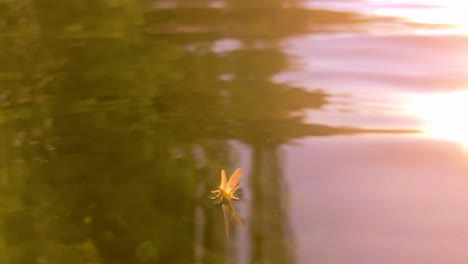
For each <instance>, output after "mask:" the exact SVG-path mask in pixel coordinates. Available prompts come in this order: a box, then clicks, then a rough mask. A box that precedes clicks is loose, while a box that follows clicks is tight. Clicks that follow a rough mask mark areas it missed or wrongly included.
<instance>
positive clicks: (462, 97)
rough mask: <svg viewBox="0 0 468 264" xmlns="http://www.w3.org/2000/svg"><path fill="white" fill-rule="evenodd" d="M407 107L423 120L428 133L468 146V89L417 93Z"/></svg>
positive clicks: (424, 128) (425, 130)
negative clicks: (426, 93)
mask: <svg viewBox="0 0 468 264" xmlns="http://www.w3.org/2000/svg"><path fill="white" fill-rule="evenodd" d="M407 109H408V111H409V112H410V114H411V115H415V116H416V117H418V118H420V119H421V120H422V122H423V128H422V129H423V131H424V133H425V134H426V135H428V136H431V137H436V138H440V139H445V140H450V141H455V142H459V143H461V144H463V145H464V146H468V122H466V121H465V120H466V115H467V113H468V91H459V92H450V93H438V94H430V95H416V96H413V97H412V99H411V100H410V101H409V102H408V105H407Z"/></svg>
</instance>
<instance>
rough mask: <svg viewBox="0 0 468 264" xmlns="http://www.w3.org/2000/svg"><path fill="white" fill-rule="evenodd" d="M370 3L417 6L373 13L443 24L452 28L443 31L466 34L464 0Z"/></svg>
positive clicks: (466, 4)
mask: <svg viewBox="0 0 468 264" xmlns="http://www.w3.org/2000/svg"><path fill="white" fill-rule="evenodd" d="M370 3H393V4H395V3H399V4H401V3H404V4H406V5H409V6H411V5H414V6H418V7H419V8H406V7H403V8H391V9H385V8H384V9H379V10H377V12H375V13H376V14H378V15H384V16H394V17H400V18H403V19H405V20H406V21H409V22H415V23H422V24H432V25H441V26H442V25H444V26H449V27H450V28H452V30H447V29H445V30H444V32H445V33H449V32H451V33H456V34H468V16H467V15H466V10H468V2H467V1H464V0H445V1H444V0H413V1H406V2H401V1H388V0H372V1H370Z"/></svg>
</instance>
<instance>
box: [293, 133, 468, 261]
mask: <svg viewBox="0 0 468 264" xmlns="http://www.w3.org/2000/svg"><path fill="white" fill-rule="evenodd" d="M301 143H302V145H300V146H297V145H296V146H289V147H287V148H285V153H286V157H287V162H286V167H285V175H286V177H287V180H288V182H289V186H290V190H291V201H292V210H291V212H290V213H291V217H292V223H293V227H294V229H295V231H296V239H297V245H298V255H299V259H300V263H313V262H314V261H318V262H320V263H362V264H370V263H425V264H427V263H434V264H435V263H460V264H461V263H467V262H468V252H467V251H466V245H467V244H468V225H467V224H466V223H467V222H468V210H467V208H468V177H467V175H468V165H467V163H466V158H467V156H466V155H465V154H466V153H463V151H461V149H460V148H459V146H457V145H455V144H447V143H444V142H439V141H434V140H427V139H421V138H415V137H408V136H392V137H387V136H365V137H364V136H358V137H331V138H322V139H317V138H309V139H305V140H303V141H301Z"/></svg>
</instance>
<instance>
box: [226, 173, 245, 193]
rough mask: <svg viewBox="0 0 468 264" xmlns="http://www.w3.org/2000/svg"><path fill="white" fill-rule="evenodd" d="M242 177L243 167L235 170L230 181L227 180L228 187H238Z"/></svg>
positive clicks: (229, 188) (231, 188) (230, 188)
mask: <svg viewBox="0 0 468 264" xmlns="http://www.w3.org/2000/svg"><path fill="white" fill-rule="evenodd" d="M241 178H242V169H241V168H238V169H237V170H235V171H234V173H233V174H232V176H231V178H229V181H228V182H227V189H228V190H230V191H231V190H233V189H234V188H236V186H237V184H238V183H239V181H240V179H241Z"/></svg>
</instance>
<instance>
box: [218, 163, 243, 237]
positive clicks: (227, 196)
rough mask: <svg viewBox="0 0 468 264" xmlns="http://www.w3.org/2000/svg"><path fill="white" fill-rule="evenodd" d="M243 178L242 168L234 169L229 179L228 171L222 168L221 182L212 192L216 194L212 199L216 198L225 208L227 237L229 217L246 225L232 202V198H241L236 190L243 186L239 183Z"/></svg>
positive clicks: (227, 235)
mask: <svg viewBox="0 0 468 264" xmlns="http://www.w3.org/2000/svg"><path fill="white" fill-rule="evenodd" d="M241 178H242V169H241V168H239V169H237V170H235V171H234V173H233V174H232V175H231V177H230V178H229V181H228V180H227V179H226V172H225V171H224V170H221V183H220V185H219V186H218V189H216V190H213V191H211V193H213V194H214V196H213V197H211V199H213V200H216V202H217V203H220V204H221V207H222V208H223V216H224V231H225V233H226V237H229V217H232V218H233V219H234V221H236V222H237V223H238V224H241V225H244V220H243V219H242V218H241V217H240V216H239V214H238V213H237V212H236V209H235V208H234V206H233V205H232V203H231V200H234V201H238V200H239V197H237V196H236V191H237V190H239V189H240V188H241V187H242V185H241V184H240V183H239V181H240V179H241Z"/></svg>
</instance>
